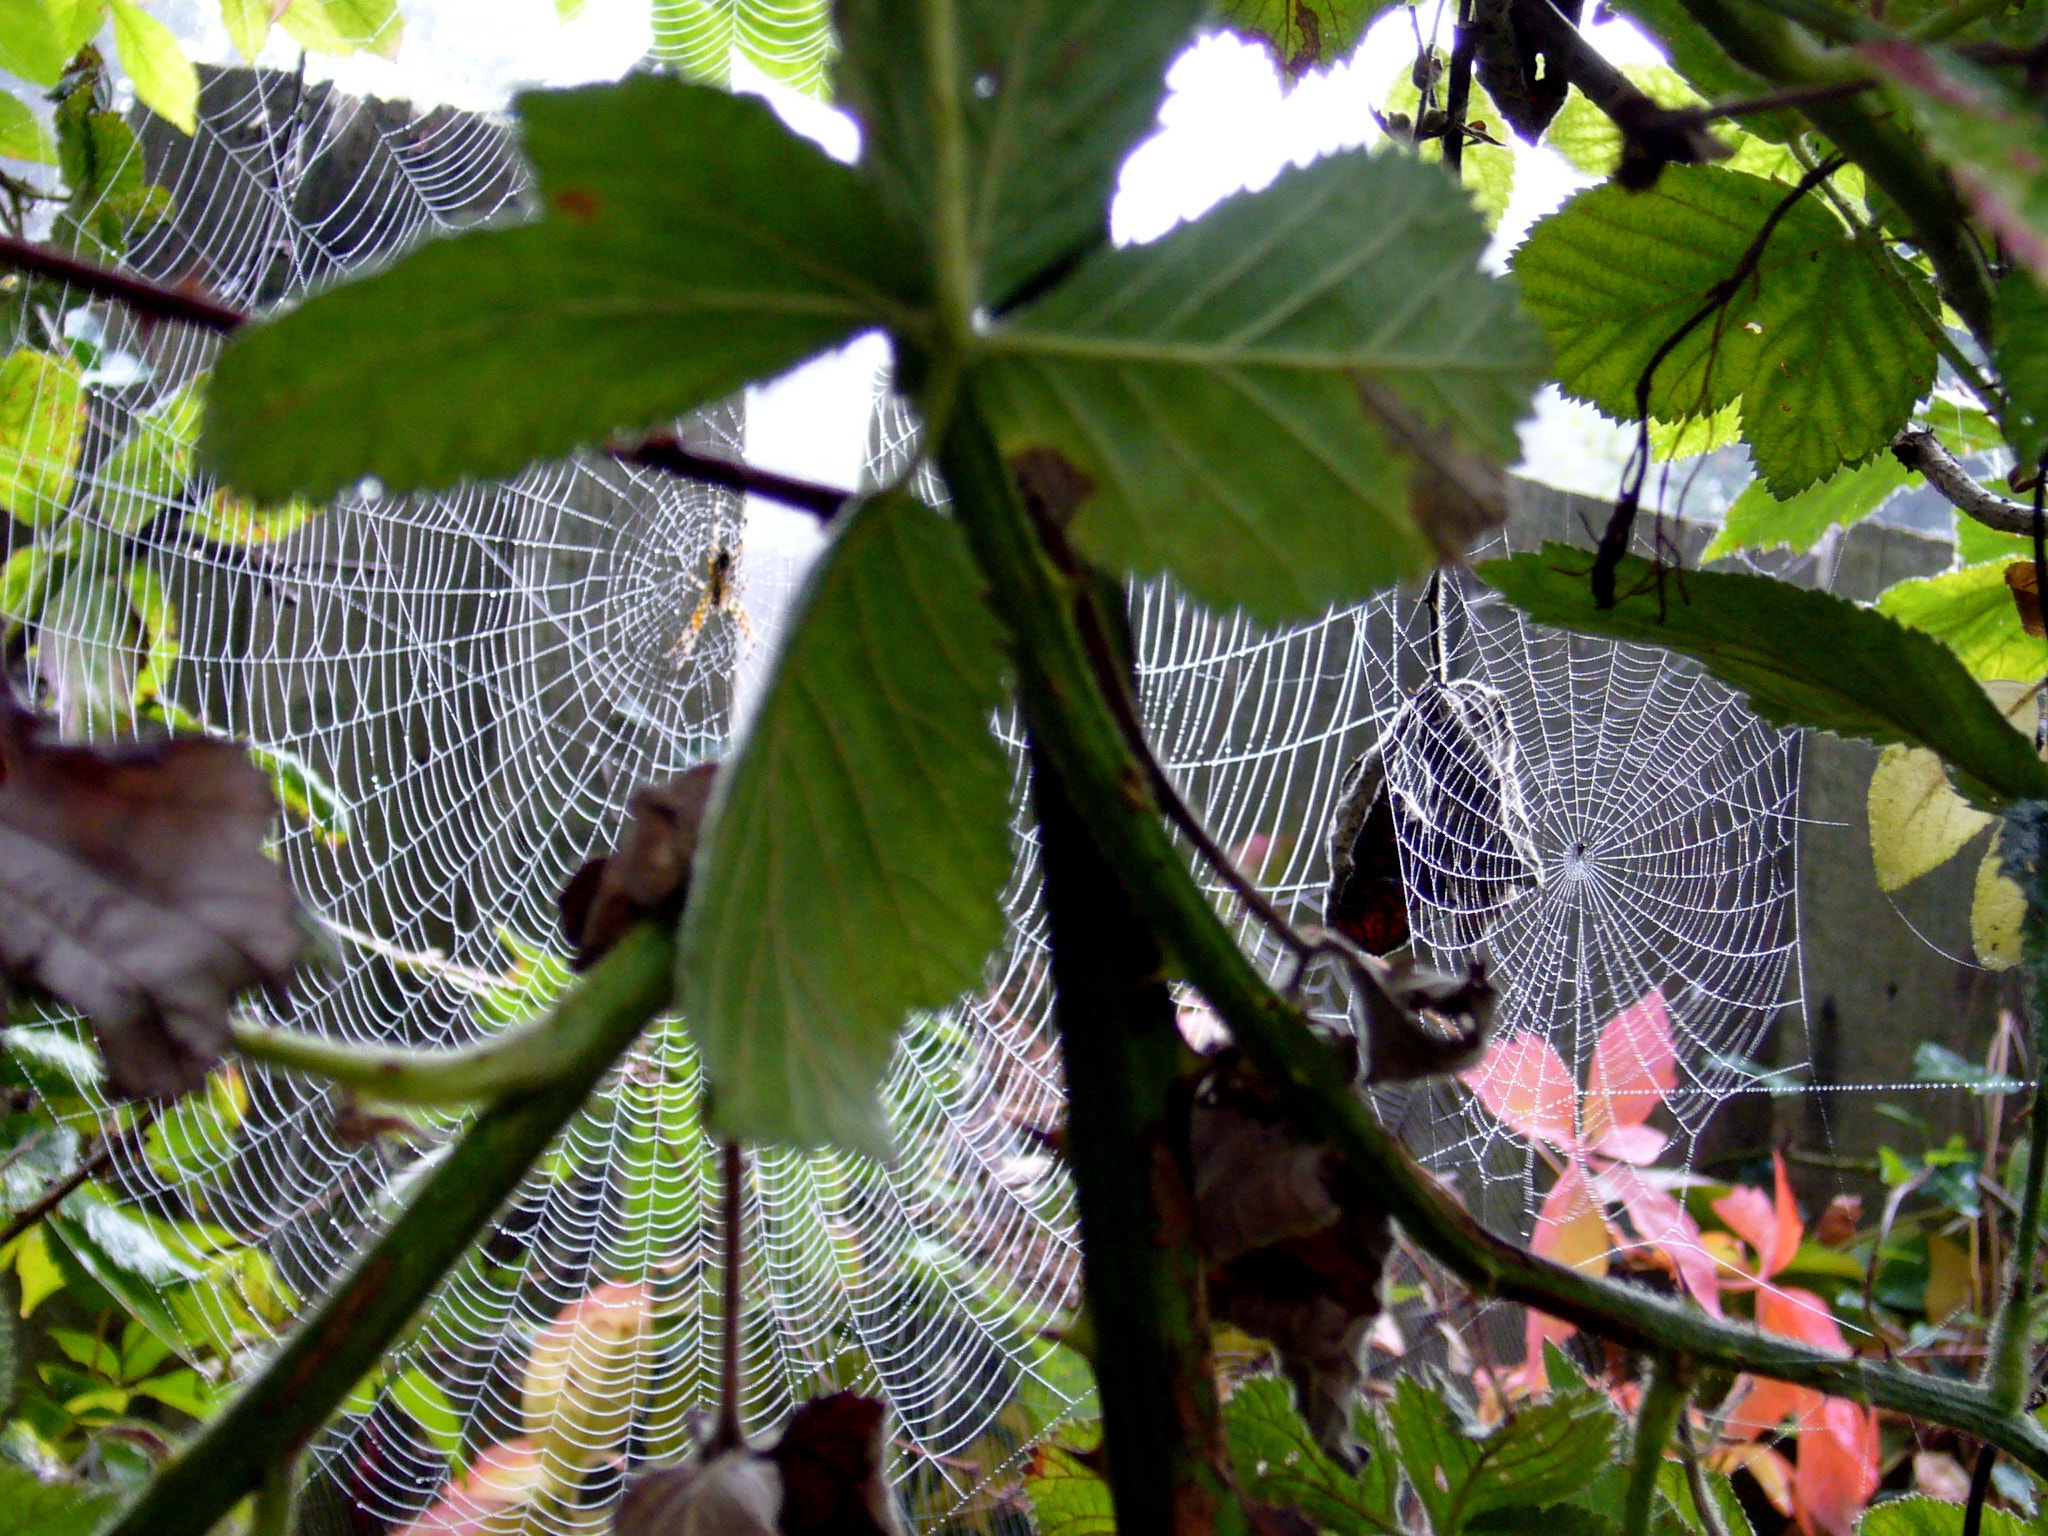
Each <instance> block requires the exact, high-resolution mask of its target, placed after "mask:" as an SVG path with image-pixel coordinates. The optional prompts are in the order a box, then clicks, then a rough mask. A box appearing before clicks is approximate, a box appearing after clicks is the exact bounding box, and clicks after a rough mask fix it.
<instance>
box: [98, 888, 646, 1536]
mask: <svg viewBox="0 0 2048 1536" xmlns="http://www.w3.org/2000/svg"><path fill="white" fill-rule="evenodd" d="M674 983H675V945H674V943H673V942H672V941H671V939H670V938H669V936H668V935H667V934H666V933H662V932H660V931H658V930H656V929H654V928H652V927H650V926H647V925H644V924H643V925H642V926H640V927H638V928H635V929H634V930H633V931H632V932H630V933H628V934H627V935H626V936H625V937H624V938H623V939H621V940H620V941H619V942H618V944H617V945H615V946H614V947H613V949H612V951H611V953H609V954H607V955H606V956H605V957H604V959H603V960H601V961H600V962H598V964H597V966H596V967H595V968H594V969H592V970H591V971H590V973H589V974H588V975H587V976H585V977H584V978H583V980H582V982H581V983H580V984H579V985H578V986H577V987H576V989H575V990H574V991H572V992H570V993H569V994H568V995H567V996H566V997H564V998H563V999H562V1001H561V1002H560V1003H559V1004H558V1005H557V1007H556V1015H557V1018H558V1020H559V1021H560V1022H561V1023H562V1027H563V1029H564V1030H565V1032H573V1033H575V1034H576V1035H578V1036H579V1037H580V1038H582V1040H583V1041H584V1047H583V1049H582V1051H581V1052H580V1053H579V1055H578V1056H577V1057H576V1059H575V1060H574V1061H573V1062H572V1063H570V1064H569V1066H568V1067H567V1068H566V1069H565V1070H564V1071H563V1072H562V1074H561V1076H560V1077H559V1078H558V1079H557V1080H556V1081H555V1082H552V1083H550V1084H549V1085H548V1086H547V1087H545V1088H543V1089H540V1090H538V1091H537V1092H534V1093H532V1094H523V1095H511V1096H508V1097H506V1098H503V1099H500V1100H499V1101H497V1102H496V1103H494V1104H492V1105H491V1106H490V1107H489V1108H487V1109H485V1110H484V1111H483V1112H482V1113H481V1114H479V1115H478V1116H477V1118H476V1120H475V1121H474V1122H473V1123H472V1124H471V1125H470V1127H469V1129H468V1130H467V1131H465V1132H464V1133H463V1135H462V1137H461V1139H460V1140H459V1141H457V1142H456V1143H455V1145H454V1147H453V1148H452V1149H451V1150H450V1151H449V1153H448V1156H447V1159H446V1160H445V1161H444V1162H442V1164H441V1165H440V1166H439V1167H438V1168H436V1169H435V1170H434V1171H433V1172H432V1173H431V1174H429V1175H428V1176H427V1177H426V1178H425V1179H424V1180H422V1181H421V1183H420V1186H419V1188H418V1190H417V1191H416V1192H415V1193H414V1195H413V1197H412V1199H411V1201H410V1203H408V1204H407V1206H406V1208H405V1210H404V1211H402V1212H401V1213H400V1214H399V1217H398V1219H397V1220H396V1221H394V1222H393V1223H392V1224H391V1225H390V1227H388V1228H387V1229H386V1230H385V1232H384V1234H383V1236H382V1237H380V1238H378V1239H377V1241H376V1242H375V1243H374V1244H373V1245H372V1246H371V1247H370V1248H369V1249H368V1250H367V1251H366V1252H364V1253H363V1255H362V1257H361V1258H360V1259H358V1260H357V1262H356V1266H355V1268H354V1269H353V1270H352V1271H351V1272H350V1273H349V1275H348V1277H347V1278H346V1279H344V1280H343V1281H342V1282H341V1283H340V1284H339V1285H337V1286H336V1287H335V1288H334V1290H333V1291H331V1292H330V1293H329V1294H328V1295H327V1297H326V1298H325V1300H323V1301H322V1302H321V1303H320V1305H319V1309H318V1310H317V1311H315V1312H314V1313H313V1314H312V1315H311V1316H310V1317H309V1318H307V1320H306V1322H305V1323H304V1324H303V1325H302V1326H301V1327H300V1328H299V1330H298V1331H297V1332H296V1333H294V1334H293V1335H292V1336H291V1337H290V1338H288V1339H287V1340H286V1341H285V1343H284V1345H283V1347H282V1348H281V1349H279V1350H278V1352H277V1354H276V1355H275V1356H273V1357H272V1359H271V1361H270V1363H269V1364H268V1365H266V1366H265V1367H264V1369H263V1372H262V1374H261V1375H259V1376H257V1377H255V1378H254V1379H253V1380H251V1381H250V1382H249V1383H248V1384H247V1385H246V1386H244V1387H243V1388H242V1390H241V1392H240V1393H239V1394H238V1395H237V1396H236V1397H235V1399H234V1401H232V1402H231V1403H229V1404H228V1405H227V1407H226V1408H225V1409H224V1410H223V1411H222V1412H221V1413H219V1414H218V1415H216V1416H215V1417H214V1418H213V1419H211V1420H209V1421H208V1422H207V1423H206V1424H205V1426H204V1427H202V1428H201V1429H200V1430H199V1432H198V1433H197V1434H196V1435H195V1436H194V1437H193V1438H192V1439H191V1440H190V1441H188V1442H187V1443H186V1444H185V1445H184V1446H183V1447H182V1448H181V1449H180V1450H179V1452H178V1454H177V1455H176V1456H175V1457H174V1458H173V1459H172V1460H171V1461H170V1462H169V1463H168V1464H167V1465H166V1466H165V1467H164V1468H163V1469H162V1470H161V1471H160V1472H158V1474H157V1475H156V1476H155V1477H154V1478H153V1479H151V1480H150V1482H149V1483H148V1484H146V1485H145V1486H144V1487H143V1488H141V1489H140V1490H138V1491H137V1493H136V1494H135V1496H134V1498H133V1499H132V1500H131V1501H130V1502H129V1504H128V1505H127V1506H126V1507H125V1508H123V1509H121V1510H120V1511H118V1512H117V1513H116V1514H114V1515H112V1516H110V1517H109V1518H108V1519H107V1520H106V1521H105V1522H104V1523H102V1525H101V1526H100V1528H99V1530H98V1532H97V1536H206V1533H207V1532H208V1531H210V1530H212V1529H213V1527H214V1526H215V1524H216V1523H218V1521H219V1520H220V1518H221V1517H222V1516H223V1515H225V1514H226V1513H227V1511H228V1510H229V1509H231V1508H232V1507H233V1506H234V1505H235V1504H236V1503H238V1502H239V1501H240V1500H241V1499H242V1497H243V1496H244V1495H245V1494H248V1493H250V1492H252V1491H254V1490H255V1488H256V1487H257V1486H258V1485H259V1484H260V1483H261V1482H262V1480H263V1478H264V1476H265V1475H266V1473H267V1471H268V1469H270V1468H271V1467H274V1466H276V1465H277V1464H278V1463H279V1462H280V1461H282V1460H285V1459H287V1458H288V1457H290V1456H292V1455H295V1454H296V1453H297V1452H298V1451H299V1450H300V1449H301V1448H302V1447H303V1446H304V1445H305V1443H306V1442H307V1440H309V1439H310V1438H311V1437H312V1436H313V1434H314V1433H315V1432H317V1431H318V1430H319V1428H320V1426H321V1425H322V1424H324V1423H325V1422H326V1421H327V1418H328V1416H329V1415H330V1414H332V1413H333V1411H334V1406H335V1404H337V1403H339V1402H340V1401H341V1400H342V1398H343V1397H345V1396H346V1395H347V1394H348V1392H349V1390H350V1389H351V1388H353V1387H354V1386H355V1385H356V1383H357V1382H359V1381H361V1380H362V1378H363V1373H364V1372H366V1371H368V1370H369V1369H370V1368H371V1367H372V1366H374V1365H375V1364H376V1363H377V1361H378V1359H379V1358H380V1357H381V1356H382V1355H383V1353H384V1351H385V1350H386V1349H388V1348H389V1347H390V1345H391V1341H392V1340H393V1339H394V1338H396V1337H397V1336H398V1334H399V1332H400V1330H402V1329H403V1328H404V1327H405V1325H406V1324H407V1323H408V1322H410V1321H411V1320H412V1317H413V1314H414V1313H416V1312H417V1311H418V1310H419V1308H420V1305H421V1303H422V1302H424V1301H425V1300H426V1299H427V1297H428V1296H429V1295H430V1294H432V1292H433V1291H434V1289H435V1287H437V1286H438V1285H440V1284H441V1282H442V1280H443V1279H445V1278H446V1276H447V1273H448V1270H449V1268H450V1267H451V1266H452V1265H453V1264H454V1263H455V1261H456V1260H457V1259H458V1258H460V1257H461V1255H462V1254H463V1253H464V1252H465V1251H467V1249H468V1248H469V1246H470V1244H471V1243H472V1242H473V1241H474V1240H475V1238H476V1234H477V1233H478V1231H479V1230H481V1229H482V1227H483V1225H484V1223H485V1222H487V1221H489V1220H490V1219H491V1217H492V1216H494V1215H495V1214H496V1213H497V1211H498V1208H499V1206H500V1205H502V1204H503V1203H504V1200H505V1197H506V1196H507V1195H509V1194H511V1192H512V1190H513V1189H514V1188H515V1187H516V1186H517V1185H518V1183H519V1181H520V1179H522V1178H523V1177H524V1176H525V1174H526V1171H527V1169H528V1168H530V1167H531V1166H532V1164H533V1162H534V1160H535V1159H536V1158H538V1157H539V1156H540V1155H541V1153H542V1152H543V1151H544V1150H546V1148H547V1145H548V1143H549V1142H551V1141H552V1140H553V1139H554V1138H555V1135H556V1133H557V1132H559V1131H560V1130H561V1128H562V1126H563V1125H564V1124H566V1123H567V1122H568V1120H569V1117H570V1116H571V1115H573V1114H575V1113H576V1111H577V1110H578V1109H579V1108H581V1107H582V1105H583V1103H584V1101H585V1100H586V1099H587V1098H588V1097H589V1096H590V1092H591V1090H592V1089H593V1088H594V1087H595V1086H596V1085H597V1081H598V1079H599V1078H600V1077H601V1076H602V1075H603V1074H604V1071H605V1069H606V1068H607V1067H609V1066H610V1065H611V1064H612V1062H613V1061H614V1060H615V1059H616V1058H617V1057H618V1055H619V1053H620V1052H622V1051H624V1050H625V1049H626V1047H627V1046H629V1045H630V1044H632V1042H633V1041H634V1040H635V1039H636V1038H637V1037H638V1036H639V1034H640V1031H641V1030H642V1029H643V1028H645V1027H646V1024H647V1022H648V1020H650V1019H652V1018H653V1017H654V1016H655V1015H656V1014H657V1013H659V1012H660V1011H661V1010H662V1009H663V1008H665V1007H666V1006H667V1005H668V1002H669V998H670V996H671V993H672V989H673V987H674Z"/></svg>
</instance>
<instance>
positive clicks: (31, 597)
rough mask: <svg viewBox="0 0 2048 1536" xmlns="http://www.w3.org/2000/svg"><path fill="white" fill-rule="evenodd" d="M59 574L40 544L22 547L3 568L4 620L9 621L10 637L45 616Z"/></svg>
mask: <svg viewBox="0 0 2048 1536" xmlns="http://www.w3.org/2000/svg"><path fill="white" fill-rule="evenodd" d="M55 571H56V562H55V561H54V560H53V559H52V558H51V555H50V552H49V551H48V550H47V549H45V548H43V546H42V545H40V544H24V545H22V547H21V548H19V549H17V550H16V551H15V552H14V553H13V554H11V555H9V556H8V557H7V564H6V565H4V566H0V617H4V618H5V619H6V620H7V630H8V633H9V634H12V633H13V632H14V631H15V630H18V629H20V628H21V626H22V625H24V624H33V623H34V622H35V621H36V618H37V616H38V615H40V614H41V613H42V611H43V598H44V596H45V595H46V594H47V593H48V591H49V586H50V577H51V576H52V575H53V574H54V573H55Z"/></svg>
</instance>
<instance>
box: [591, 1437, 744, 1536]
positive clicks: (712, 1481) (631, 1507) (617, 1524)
mask: <svg viewBox="0 0 2048 1536" xmlns="http://www.w3.org/2000/svg"><path fill="white" fill-rule="evenodd" d="M781 1508H782V1479H781V1476H780V1474H779V1473H777V1471H776V1470H775V1463H774V1462H772V1461H770V1460H769V1459H768V1458H767V1457H766V1456H756V1455H755V1454H754V1453H753V1452H752V1451H748V1450H731V1451H726V1452H723V1453H722V1454H720V1455H717V1456H714V1457H712V1458H711V1460H710V1461H709V1462H706V1463H705V1464H704V1465H702V1466H694V1465H693V1466H686V1467H656V1468H654V1469H652V1470H651V1471H647V1472H642V1473H640V1474H639V1475H638V1476H636V1477H634V1478H633V1479H632V1480H631V1481H629V1482H628V1483H627V1484H626V1496H625V1497H624V1498H623V1499H622V1500H620V1502H619V1508H618V1513H616V1514H615V1515H613V1516H612V1531H613V1533H614V1536H780V1529H781V1528H780V1526H779V1524H778V1523H777V1516H778V1514H779V1513H780V1511H781Z"/></svg>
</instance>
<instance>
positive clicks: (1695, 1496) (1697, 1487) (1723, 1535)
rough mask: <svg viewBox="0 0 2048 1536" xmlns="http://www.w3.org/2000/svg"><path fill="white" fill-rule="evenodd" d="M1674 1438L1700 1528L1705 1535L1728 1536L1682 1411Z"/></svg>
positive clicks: (1687, 1489) (1690, 1429) (1689, 1427)
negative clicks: (1697, 1514)
mask: <svg viewBox="0 0 2048 1536" xmlns="http://www.w3.org/2000/svg"><path fill="white" fill-rule="evenodd" d="M1676 1438H1677V1440H1678V1454H1679V1458H1680V1459H1681V1460H1682V1461H1683V1462H1684V1463H1685V1487H1686V1491H1687V1492H1689V1493H1690V1494H1691V1495H1692V1507H1693V1508H1694V1509H1695V1510H1696V1511H1698V1513H1699V1517H1700V1529H1701V1530H1703V1531H1705V1532H1706V1533H1707V1536H1728V1529H1727V1526H1726V1525H1725V1524H1724V1523H1723V1522H1722V1519H1721V1509H1720V1506H1719V1505H1717V1504H1716V1503H1715V1502H1714V1495H1713V1493H1712V1492H1711V1491H1710V1490H1709V1489H1708V1487H1707V1476H1706V1473H1704V1472H1703V1471H1701V1470H1700V1453H1699V1451H1698V1449H1697V1448H1696V1447H1695V1446H1694V1445H1693V1443H1692V1428H1691V1426H1690V1425H1688V1424H1687V1423H1686V1422H1685V1415H1684V1414H1682V1413H1681V1414H1680V1415H1679V1416H1678V1424H1677V1435H1676Z"/></svg>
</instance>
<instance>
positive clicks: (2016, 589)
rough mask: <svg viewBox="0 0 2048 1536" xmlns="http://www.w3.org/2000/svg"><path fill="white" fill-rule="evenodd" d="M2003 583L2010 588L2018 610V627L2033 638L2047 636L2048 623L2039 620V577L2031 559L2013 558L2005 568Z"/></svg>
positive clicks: (2014, 604)
mask: <svg viewBox="0 0 2048 1536" xmlns="http://www.w3.org/2000/svg"><path fill="white" fill-rule="evenodd" d="M2005 584H2006V585H2007V586H2008V587H2010V588H2012V601H2013V606H2014V607H2015V608H2017V609H2019V611H2020V628H2021V629H2024V630H2025V631H2026V632H2027V633H2028V634H2030V635H2032V636H2033V637H2034V638H2035V639H2037V640H2038V639H2041V638H2042V637H2044V636H2048V624H2043V623H2042V622H2041V577H2040V575H2039V573H2038V572H2036V571H2035V569H2034V562H2033V561H2031V560H2015V561H2013V563H2012V564H2011V565H2008V566H2007V567H2006V568H2005Z"/></svg>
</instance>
